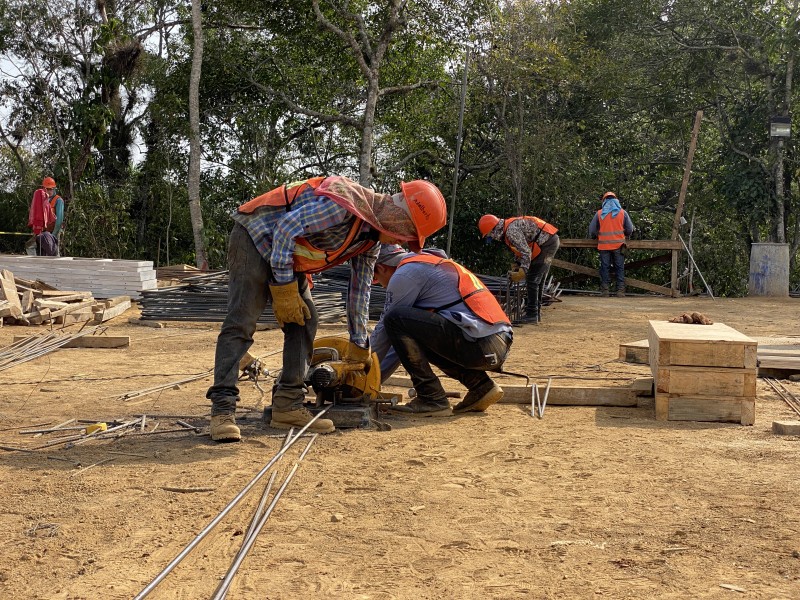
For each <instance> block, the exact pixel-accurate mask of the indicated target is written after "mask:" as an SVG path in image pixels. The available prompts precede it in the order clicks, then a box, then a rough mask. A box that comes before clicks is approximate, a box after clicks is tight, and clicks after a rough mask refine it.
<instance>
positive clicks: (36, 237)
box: [26, 177, 63, 256]
mask: <svg viewBox="0 0 800 600" xmlns="http://www.w3.org/2000/svg"><path fill="white" fill-rule="evenodd" d="M55 187H56V182H55V180H54V179H53V178H52V177H45V178H44V179H43V180H42V187H40V188H39V189H37V190H36V191H35V192H34V193H33V198H32V199H31V205H30V208H29V209H28V227H30V228H31V230H32V232H33V237H32V238H31V240H30V241H29V242H28V243H27V244H26V248H27V250H28V253H29V254H36V255H37V256H56V255H57V254H58V243H57V239H56V238H55V236H54V235H53V234H52V231H53V228H54V227H55V224H56V214H55V211H54V209H53V205H52V204H51V202H50V199H51V196H52V194H53V193H54V192H55ZM62 202H63V201H62ZM62 219H63V206H62Z"/></svg>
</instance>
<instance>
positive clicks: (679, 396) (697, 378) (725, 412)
mask: <svg viewBox="0 0 800 600" xmlns="http://www.w3.org/2000/svg"><path fill="white" fill-rule="evenodd" d="M649 326H650V331H649V336H648V342H649V346H650V370H651V371H652V373H653V379H654V382H655V404H656V419H658V420H661V421H667V420H668V421H733V422H738V423H741V424H742V425H752V424H753V423H754V422H755V400H756V377H757V371H758V368H757V359H756V353H757V346H758V344H757V342H756V341H755V340H753V339H751V338H749V337H747V336H746V335H744V334H743V333H740V332H738V331H736V330H735V329H733V328H732V327H728V326H727V325H725V324H724V323H714V324H713V325H697V324H688V323H670V322H668V321H650V322H649Z"/></svg>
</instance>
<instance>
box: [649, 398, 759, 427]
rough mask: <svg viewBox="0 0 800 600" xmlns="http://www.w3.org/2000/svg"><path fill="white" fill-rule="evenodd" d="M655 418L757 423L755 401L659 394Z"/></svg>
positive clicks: (750, 399) (744, 423) (753, 399)
mask: <svg viewBox="0 0 800 600" xmlns="http://www.w3.org/2000/svg"><path fill="white" fill-rule="evenodd" d="M656 419H658V420H660V421H664V420H667V421H711V422H733V423H741V424H742V425H752V424H753V423H754V422H755V398H752V397H750V398H736V397H724V396H717V397H708V396H673V395H666V394H656Z"/></svg>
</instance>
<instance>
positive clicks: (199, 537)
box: [134, 405, 333, 600]
mask: <svg viewBox="0 0 800 600" xmlns="http://www.w3.org/2000/svg"><path fill="white" fill-rule="evenodd" d="M332 406H333V405H330V406H328V407H326V408H324V409H323V410H321V411H320V412H318V413H317V414H316V415H314V418H313V419H311V420H310V421H309V422H308V423H306V424H305V425H304V426H303V428H302V429H300V431H298V432H297V435H295V436H294V437H293V438H292V439H291V440H289V441H288V442H286V444H285V445H284V446H283V448H281V449H280V450H279V451H278V452H277V454H275V456H273V457H272V458H271V459H270V460H269V462H268V463H267V464H266V465H264V467H263V468H262V469H261V470H260V471H259V472H258V473H257V474H256V476H255V477H253V479H251V480H250V482H249V483H248V484H247V485H245V486H244V488H242V490H241V491H240V492H239V493H238V494H236V496H235V497H234V498H233V500H231V501H230V502H229V503H228V505H227V506H225V508H223V509H222V511H220V513H219V514H218V515H217V516H216V517H214V518H213V519H212V520H211V522H210V523H209V524H208V525H206V526H205V528H203V530H202V531H201V532H200V533H198V534H197V536H195V538H194V539H193V540H192V541H191V542H189V543H188V544H187V546H186V547H185V548H184V549H183V550H181V551H180V553H178V555H177V556H176V557H175V558H173V559H172V561H171V562H170V563H169V564H168V565H167V566H166V567H164V570H162V571H161V572H160V573H159V574H158V575H156V577H155V579H153V581H151V582H150V583H148V584H147V585H146V586H145V587H144V589H143V590H142V591H141V592H139V593H138V594H137V595H136V596H135V597H134V600H141V599H142V598H145V597H147V596H148V595H149V594H150V592H152V591H153V590H154V589H155V587H156V586H157V585H158V584H159V583H161V582H162V581H163V580H164V578H165V577H166V576H167V575H169V574H170V572H172V570H173V569H174V568H175V567H176V566H178V564H179V563H180V562H181V561H182V560H183V559H184V558H186V556H187V555H188V554H189V552H191V551H192V550H193V549H194V548H195V547H196V546H197V545H198V544H199V543H200V542H201V541H202V540H203V538H205V537H206V535H208V533H209V532H210V531H211V530H212V529H214V527H216V526H217V525H218V524H219V522H220V521H222V519H224V518H225V516H226V515H227V514H228V513H229V512H230V511H231V509H233V507H234V506H236V505H237V504H238V503H239V502H240V501H241V500H242V498H244V496H245V495H246V494H247V492H249V491H250V489H251V488H252V487H253V486H254V485H255V484H256V483H258V481H259V480H260V479H261V478H262V477H263V476H264V475H266V474H267V472H268V471H269V470H270V469H271V468H272V466H273V465H274V464H275V463H276V462H278V461H279V460H280V459H281V457H282V456H283V455H284V454H286V451H287V450H289V448H291V447H292V446H293V445H294V443H295V442H296V441H297V440H299V439H300V438H301V437H302V435H303V434H304V433H305V432H306V431H307V430H308V428H309V427H311V425H312V424H313V423H314V422H315V421H316V420H317V419H319V418H320V417H321V416H322V415H324V414H325V413H326V412H328V411H329V410H330V409H331V407H332Z"/></svg>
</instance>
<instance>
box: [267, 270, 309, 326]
mask: <svg viewBox="0 0 800 600" xmlns="http://www.w3.org/2000/svg"><path fill="white" fill-rule="evenodd" d="M269 291H270V292H271V293H272V311H273V312H274V313H275V320H276V321H278V325H280V326H281V327H283V326H284V325H286V324H287V323H297V324H298V325H305V324H306V319H310V318H311V310H309V308H308V305H307V304H306V303H305V300H303V297H302V296H301V295H300V291H299V290H298V288H297V282H296V281H290V282H289V283H271V284H270V285H269Z"/></svg>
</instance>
